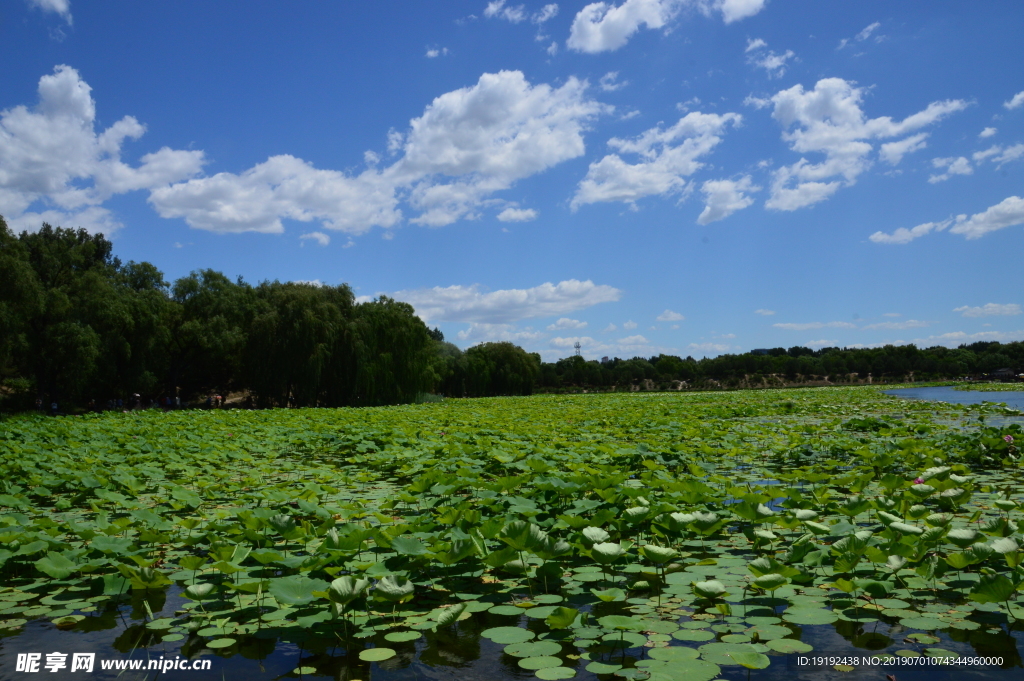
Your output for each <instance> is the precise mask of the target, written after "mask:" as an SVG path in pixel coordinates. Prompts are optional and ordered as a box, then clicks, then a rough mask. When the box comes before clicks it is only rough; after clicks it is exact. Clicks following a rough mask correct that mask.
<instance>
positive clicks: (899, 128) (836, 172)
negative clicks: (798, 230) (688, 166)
mask: <svg viewBox="0 0 1024 681" xmlns="http://www.w3.org/2000/svg"><path fill="white" fill-rule="evenodd" d="M864 92H865V90H864V88H858V87H855V86H854V84H853V83H851V82H849V81H846V80H843V79H842V78H824V79H822V80H819V81H818V82H817V84H815V86H814V89H813V90H810V91H806V90H804V88H803V86H802V85H795V86H793V87H791V88H789V89H787V90H782V91H781V92H778V93H777V94H776V95H775V96H774V97H772V98H771V101H772V103H773V104H774V105H775V108H774V112H773V113H772V116H773V117H774V118H775V120H777V121H778V122H779V123H780V124H781V125H782V127H783V130H784V132H783V135H782V137H783V139H784V140H785V141H787V142H788V143H789V144H790V148H791V149H792V150H793V151H796V152H798V153H801V154H806V153H818V154H824V155H825V160H824V161H822V162H820V163H811V162H810V161H808V160H807V159H806V158H801V159H800V160H799V161H798V162H797V163H795V164H793V165H789V166H785V167H782V168H779V169H778V170H776V171H775V173H774V174H773V178H772V187H771V198H769V199H768V201H767V202H766V204H765V205H766V207H768V208H770V209H774V210H786V211H791V210H797V209H799V208H804V207H806V206H810V205H813V204H815V203H818V202H820V201H824V200H826V199H828V198H829V197H830V196H832V195H833V194H834V193H835V192H836V191H838V189H839V188H840V187H841V186H843V185H844V184H845V185H846V186H851V185H853V184H854V183H855V182H856V180H857V177H858V176H859V175H860V174H861V173H863V172H864V171H865V170H867V169H868V168H869V167H870V165H871V161H870V159H869V158H868V157H869V155H870V153H871V151H872V149H873V147H872V145H871V142H870V140H874V139H883V138H886V137H898V136H901V135H904V134H906V133H909V132H913V131H915V130H917V129H919V128H922V127H924V126H927V125H931V124H933V123H935V122H937V121H939V120H940V119H942V118H944V117H945V116H948V115H949V114H951V113H954V112H956V111H960V110H962V109H964V108H966V107H967V105H968V104H967V102H965V101H963V100H946V101H942V102H932V103H931V104H929V105H928V107H927V108H925V109H924V110H922V111H919V112H917V113H915V114H912V115H910V116H908V117H906V118H905V119H903V120H902V121H894V120H893V119H892V118H890V117H889V116H880V117H878V118H871V119H868V118H866V117H865V115H864V112H863V111H862V110H861V106H860V105H861V100H862V99H863V96H864ZM910 146H913V145H912V144H911V145H910ZM893 153H894V150H890V152H889V157H890V158H892V157H893Z"/></svg>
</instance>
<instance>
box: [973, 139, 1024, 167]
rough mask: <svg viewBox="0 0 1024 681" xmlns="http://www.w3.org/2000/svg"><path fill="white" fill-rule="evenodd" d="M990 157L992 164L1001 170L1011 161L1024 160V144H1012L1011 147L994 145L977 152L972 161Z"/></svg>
mask: <svg viewBox="0 0 1024 681" xmlns="http://www.w3.org/2000/svg"><path fill="white" fill-rule="evenodd" d="M989 157H991V159H992V162H993V163H995V164H996V166H997V167H999V168H1002V167H1003V166H1004V165H1006V164H1007V163H1010V162H1012V161H1019V160H1020V159H1022V158H1024V144H1014V145H1013V146H1012V147H1005V148H1004V147H1001V146H999V145H996V146H994V147H989V148H988V149H986V150H985V151H979V152H977V153H975V154H974V160H975V161H979V160H983V159H985V158H989Z"/></svg>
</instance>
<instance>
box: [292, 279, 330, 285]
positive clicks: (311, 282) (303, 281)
mask: <svg viewBox="0 0 1024 681" xmlns="http://www.w3.org/2000/svg"><path fill="white" fill-rule="evenodd" d="M289 283H291V284H306V285H308V286H323V285H324V282H322V281H320V280H319V279H293V280H292V281H291V282H289Z"/></svg>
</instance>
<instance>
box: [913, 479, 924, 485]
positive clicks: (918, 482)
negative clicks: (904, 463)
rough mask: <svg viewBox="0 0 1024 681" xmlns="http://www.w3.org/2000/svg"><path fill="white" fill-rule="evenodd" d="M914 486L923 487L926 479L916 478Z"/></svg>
mask: <svg viewBox="0 0 1024 681" xmlns="http://www.w3.org/2000/svg"><path fill="white" fill-rule="evenodd" d="M914 484H915V485H923V484H924V478H914Z"/></svg>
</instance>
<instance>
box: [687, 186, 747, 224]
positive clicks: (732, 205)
mask: <svg viewBox="0 0 1024 681" xmlns="http://www.w3.org/2000/svg"><path fill="white" fill-rule="evenodd" d="M700 190H701V191H702V192H703V193H704V196H705V197H706V199H705V201H704V210H703V211H702V212H701V214H700V216H699V217H698V218H697V223H698V224H701V225H707V224H710V223H712V222H715V221H717V220H723V219H725V218H727V217H729V216H730V215H732V214H733V213H735V212H736V211H738V210H743V209H744V208H746V207H748V206H750V205H751V204H753V203H754V199H752V198H750V197H749V196H747V195H746V192H756V191H760V190H761V188H760V187H757V186H755V185H754V184H753V182H752V181H751V179H750V175H744V176H743V177H741V178H740V179H739V180H708V181H707V182H705V183H704V184H703V185H701V189H700Z"/></svg>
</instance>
